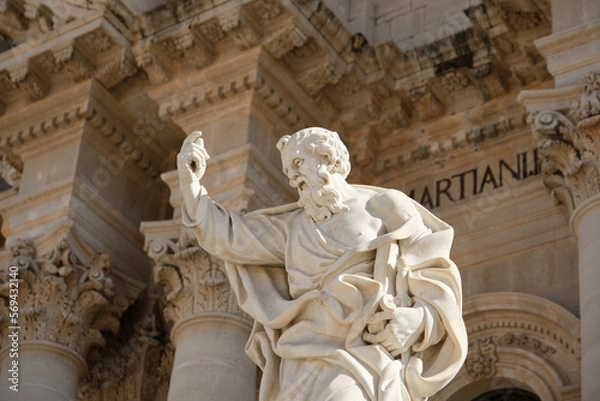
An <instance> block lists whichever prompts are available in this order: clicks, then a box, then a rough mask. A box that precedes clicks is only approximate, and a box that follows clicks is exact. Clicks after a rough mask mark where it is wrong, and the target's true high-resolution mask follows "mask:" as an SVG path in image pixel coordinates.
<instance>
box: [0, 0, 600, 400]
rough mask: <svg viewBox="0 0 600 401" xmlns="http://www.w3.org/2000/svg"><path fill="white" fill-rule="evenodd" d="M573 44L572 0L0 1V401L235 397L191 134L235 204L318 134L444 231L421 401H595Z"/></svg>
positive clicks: (592, 198) (237, 329) (248, 389)
mask: <svg viewBox="0 0 600 401" xmlns="http://www.w3.org/2000/svg"><path fill="white" fill-rule="evenodd" d="M599 49H600V5H598V4H597V2H595V1H594V0H571V1H569V2H567V1H564V0H553V1H548V0H526V1H521V0H519V1H516V0H471V1H464V0H460V1H455V0H443V1H438V2H426V1H420V0H410V1H409V0H325V1H312V0H238V1H233V0H212V1H202V0H191V1H187V2H175V1H169V2H165V1H163V0H152V1H136V0H110V1H106V2H93V1H87V2H75V1H66V0H53V1H47V0H39V1H38V0H0V177H1V178H2V182H0V184H1V185H0V190H1V192H0V216H1V218H2V228H1V236H2V238H1V240H2V242H1V245H2V247H1V248H0V311H1V313H0V335H1V337H0V348H1V350H0V364H1V367H2V371H1V372H0V378H1V380H0V398H1V399H3V400H4V399H7V400H20V399H28V400H42V399H44V400H45V399H49V398H48V397H49V395H48V394H50V393H48V392H49V391H50V392H53V394H55V396H53V399H57V400H58V399H61V400H75V399H79V400H115V401H121V400H143V401H146V400H152V401H161V400H167V399H168V400H177V401H179V400H188V399H189V400H192V399H194V400H196V399H201V400H217V399H218V400H254V399H255V394H256V390H257V388H256V387H257V383H258V382H259V380H258V378H257V376H258V375H259V372H257V371H256V369H255V367H254V366H253V365H252V363H251V362H250V361H249V360H248V359H247V358H246V357H245V355H244V344H245V341H246V338H247V336H248V334H249V332H250V328H251V322H250V320H249V317H248V316H246V315H245V314H243V313H242V312H241V311H240V309H239V307H238V306H237V303H236V300H235V297H234V296H233V294H232V293H231V292H230V290H229V287H228V283H227V280H226V278H225V276H224V271H223V266H222V263H221V261H219V260H216V259H214V258H212V257H210V256H208V255H207V254H206V253H205V252H204V251H203V250H202V249H201V248H200V247H199V246H198V245H197V244H196V243H195V240H194V239H193V236H191V235H190V234H189V233H188V232H187V231H186V229H184V227H183V225H182V224H181V218H180V209H179V208H180V205H181V203H182V197H181V193H180V192H179V186H178V182H177V173H176V171H175V155H176V153H177V152H178V149H179V147H180V145H181V142H182V141H183V139H184V138H185V136H186V135H187V134H188V133H189V132H192V131H194V130H202V131H203V133H204V136H203V137H204V140H205V145H206V148H207V149H208V150H209V152H210V154H211V159H210V161H209V165H208V170H207V173H206V175H205V178H204V180H203V184H204V185H205V186H206V187H207V189H208V190H209V192H210V193H211V196H212V198H213V199H215V200H217V201H219V202H220V203H221V204H223V205H224V206H226V207H228V208H229V209H232V210H236V211H238V212H241V213H245V212H247V211H251V210H255V209H259V208H263V207H267V206H274V205H278V204H283V203H286V202H292V201H294V200H295V197H294V191H293V190H292V189H291V188H289V186H288V185H287V179H286V178H285V176H284V175H283V174H282V173H281V161H280V160H279V153H278V151H277V149H276V147H275V144H276V142H277V140H278V139H279V137H281V136H282V135H283V134H290V133H293V132H295V131H296V130H298V129H301V128H304V127H307V126H323V127H327V128H330V129H334V130H336V131H337V132H339V134H340V136H341V137H342V140H343V141H344V142H345V143H346V144H347V145H348V148H349V150H350V153H351V156H352V166H353V169H352V172H351V175H350V177H349V180H350V182H354V183H362V184H370V185H377V186H383V187H391V188H396V189H399V190H402V191H404V192H405V193H407V194H409V195H410V196H411V197H413V198H414V199H416V200H417V201H419V202H420V203H421V204H423V205H424V206H426V207H427V208H429V209H431V210H432V211H434V213H436V214H437V215H438V216H440V217H441V218H442V219H444V220H445V221H447V222H448V223H450V224H451V225H452V226H453V227H454V228H455V237H456V239H455V243H454V248H453V254H452V259H453V260H454V261H455V262H456V264H457V265H458V267H459V269H460V270H461V275H462V278H463V293H464V297H465V300H464V317H465V320H466V322H467V328H468V332H469V356H468V358H467V362H466V363H465V365H464V367H463V369H462V370H461V372H460V374H459V375H458V376H457V377H456V379H455V380H454V381H453V382H452V383H451V384H450V385H449V386H448V387H446V388H445V389H444V390H443V391H442V392H441V393H439V394H438V395H436V396H435V397H434V398H433V399H434V400H436V401H437V400H452V401H454V400H477V399H478V397H481V396H482V395H484V394H489V393H492V392H496V393H497V392H498V391H500V392H502V391H503V392H505V393H506V394H510V392H511V391H513V392H515V394H517V393H518V394H524V393H525V392H526V393H527V394H531V395H532V396H537V397H538V398H539V399H541V400H544V401H545V400H557V401H558V400H569V401H571V400H573V401H574V400H586V401H587V400H593V399H595V395H596V394H597V393H598V392H599V391H600V388H599V387H598V386H599V384H598V383H599V382H598V380H597V373H596V372H598V371H599V370H600V336H599V335H598V333H600V327H598V325H599V324H600V323H599V322H600V312H599V311H600V308H598V306H597V305H598V303H599V302H600V299H599V296H600V290H598V288H600V275H599V273H598V272H599V271H600V270H599V269H598V267H599V266H598V263H599V262H598V261H599V260H600V254H599V249H600V247H598V246H597V244H598V241H600V231H599V228H598V227H600V195H599V193H600V171H599V169H600V159H599V157H600V148H599V145H598V142H599V141H600V138H599V137H598V135H599V134H598V133H599V132H600V131H599V129H598V126H599V124H600V123H599V121H600V117H598V115H600V56H599V54H600V52H599V51H598V50H599ZM15 311H16V312H15ZM13 332H17V333H18V335H17V336H16V337H14V336H13V337H11V334H12V333H13ZM14 338H16V340H15V341H13V339H14ZM15 346H16V347H17V350H16V351H15ZM15 361H17V363H18V365H17V366H18V369H17V375H16V377H17V383H18V389H19V392H18V393H17V392H15V391H13V390H12V389H11V388H10V385H11V383H12V382H11V381H10V379H11V378H13V379H14V377H15V375H14V369H13V372H11V371H10V369H12V367H13V366H15ZM527 399H529V398H527Z"/></svg>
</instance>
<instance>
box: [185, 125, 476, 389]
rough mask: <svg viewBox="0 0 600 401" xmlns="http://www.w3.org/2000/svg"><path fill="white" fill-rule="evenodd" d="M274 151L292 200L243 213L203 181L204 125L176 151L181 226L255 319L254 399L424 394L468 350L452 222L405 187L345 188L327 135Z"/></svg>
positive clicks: (341, 152) (339, 150)
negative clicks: (223, 270) (258, 373)
mask: <svg viewBox="0 0 600 401" xmlns="http://www.w3.org/2000/svg"><path fill="white" fill-rule="evenodd" d="M277 147H278V149H279V150H280V152H281V157H282V164H283V172H284V173H285V174H286V175H287V177H288V178H289V180H290V184H291V186H292V187H294V188H296V189H297V190H298V193H299V195H300V199H299V201H298V202H297V203H293V204H289V205H283V206H279V207H274V208H270V209H265V210H259V211H256V212H251V213H248V214H246V215H243V216H241V215H237V214H235V213H234V212H231V211H228V210H226V209H224V208H223V207H221V206H220V205H218V204H216V203H214V202H213V201H212V200H211V199H210V197H209V196H208V194H207V192H206V189H205V188H204V187H203V186H202V185H201V184H200V180H201V178H202V176H203V175H204V172H205V169H206V161H207V160H208V157H209V156H208V153H207V151H206V149H205V148H204V144H203V141H202V138H201V133H199V132H194V133H192V134H190V136H189V137H188V138H187V139H186V140H185V141H184V143H183V146H182V148H181V152H180V153H179V155H178V171H179V181H180V186H181V191H182V193H183V197H184V206H183V213H182V216H183V217H182V218H183V222H184V224H185V225H186V226H187V227H190V228H191V229H192V230H193V232H194V233H195V235H196V237H197V238H198V242H199V244H200V246H202V247H203V248H204V249H205V250H206V251H207V252H209V253H211V254H213V255H215V256H217V257H220V258H222V259H224V260H225V262H226V267H227V275H228V277H229V280H230V282H231V286H232V288H233V290H234V292H235V294H236V296H237V299H238V301H239V303H240V306H241V308H242V309H243V310H244V311H245V312H246V313H248V314H249V315H250V316H252V317H253V318H254V319H255V322H254V327H253V330H252V333H251V335H250V339H249V340H248V344H247V346H246V351H247V353H248V355H249V356H250V358H251V359H252V360H253V361H254V362H255V363H256V364H257V365H258V366H259V367H260V368H261V369H262V371H263V375H262V381H261V384H260V390H259V399H260V400H261V401H296V400H297V401H357V400H370V401H374V400H380V401H409V400H425V399H426V398H427V397H429V396H431V395H433V394H434V393H436V392H437V391H438V390H440V389H441V388H442V387H443V386H445V385H446V384H447V383H448V382H449V381H450V380H452V378H453V377H454V376H455V375H456V373H457V372H458V370H459V369H460V367H461V365H462V363H463V362H464V360H465V357H466V353H467V335H466V330H465V326H464V322H463V319H462V298H461V297H462V295H461V282H460V275H459V272H458V269H457V267H456V265H455V264H454V263H453V262H452V261H451V260H450V258H449V252H450V245H451V242H452V239H453V230H452V228H451V227H450V226H449V225H447V224H446V223H444V222H443V221H441V220H440V219H438V218H437V217H435V216H434V215H433V214H431V213H430V212H429V211H427V210H426V209H425V208H423V207H422V206H421V205H419V204H418V203H416V202H414V201H413V200H412V199H410V198H409V197H407V196H406V195H404V194H403V193H402V192H400V191H397V190H392V189H383V188H377V187H370V186H361V185H351V184H349V183H348V182H347V181H346V177H347V176H348V173H349V172H350V162H349V155H348V151H347V149H346V147H345V146H344V144H343V143H342V141H341V140H340V138H339V136H338V134H337V133H335V132H332V131H329V130H326V129H323V128H307V129H303V130H301V131H298V132H296V133H295V134H293V135H291V136H289V135H286V136H284V137H283V138H281V139H280V141H279V142H278V144H277Z"/></svg>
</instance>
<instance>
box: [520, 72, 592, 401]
mask: <svg viewBox="0 0 600 401" xmlns="http://www.w3.org/2000/svg"><path fill="white" fill-rule="evenodd" d="M545 92H548V93H545ZM552 95H554V96H552ZM565 97H566V98H568V97H571V98H572V99H573V98H574V99H573V101H572V104H571V107H570V110H567V109H565V108H564V107H562V108H561V104H562V105H563V106H564V104H565V102H564V99H562V98H565ZM542 98H545V100H542ZM521 100H522V101H523V103H524V104H525V105H526V106H527V107H528V108H529V109H530V110H531V109H532V108H538V110H534V111H532V112H531V113H530V115H529V117H528V123H529V124H530V127H531V130H532V132H533V135H534V137H535V138H536V139H537V140H538V146H539V148H540V155H541V156H542V171H543V173H544V184H545V185H546V186H547V187H548V188H549V189H550V190H551V193H552V195H553V196H554V198H555V199H556V201H557V202H558V203H561V204H564V205H566V207H567V209H568V212H569V216H570V225H571V230H572V233H573V236H574V237H575V238H576V240H577V245H578V251H579V252H578V256H579V283H580V284H579V299H580V318H581V372H582V378H581V380H582V400H585V401H587V400H594V399H596V398H597V394H598V393H599V392H600V382H599V381H598V372H599V371H600V308H599V307H598V305H600V247H599V246H598V245H599V244H600V72H592V73H589V74H587V75H586V76H584V77H583V78H582V79H581V81H580V86H579V87H578V88H567V89H556V90H548V91H540V93H536V92H534V91H532V93H522V96H521ZM544 101H545V102H547V103H546V104H554V106H558V107H557V109H558V110H556V109H554V110H544V109H541V108H540V103H543V102H544Z"/></svg>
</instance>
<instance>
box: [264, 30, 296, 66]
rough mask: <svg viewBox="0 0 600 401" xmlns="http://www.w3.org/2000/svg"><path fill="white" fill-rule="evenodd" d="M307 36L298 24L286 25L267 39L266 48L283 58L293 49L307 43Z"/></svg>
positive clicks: (277, 56)
mask: <svg viewBox="0 0 600 401" xmlns="http://www.w3.org/2000/svg"><path fill="white" fill-rule="evenodd" d="M306 40H307V37H306V35H305V34H304V32H302V30H301V29H300V28H298V27H297V26H296V25H293V24H292V25H289V26H285V27H283V28H282V29H280V30H278V31H276V32H275V33H273V34H272V35H271V36H270V37H269V38H267V39H265V41H264V46H265V48H266V49H267V50H268V51H269V52H270V53H271V54H272V55H273V57H275V58H281V57H283V56H284V55H285V54H287V53H288V52H290V51H291V50H293V49H295V48H297V47H301V46H303V45H304V44H305V43H306Z"/></svg>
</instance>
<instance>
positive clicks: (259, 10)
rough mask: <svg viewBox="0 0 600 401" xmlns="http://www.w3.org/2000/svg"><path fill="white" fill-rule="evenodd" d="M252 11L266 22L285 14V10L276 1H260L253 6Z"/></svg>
mask: <svg viewBox="0 0 600 401" xmlns="http://www.w3.org/2000/svg"><path fill="white" fill-rule="evenodd" d="M252 10H254V13H256V15H258V16H259V17H260V18H262V20H263V21H265V22H268V21H270V20H272V19H273V18H275V17H277V16H278V15H280V14H281V13H282V12H283V8H282V7H281V5H279V4H278V2H277V1H276V0H258V1H256V2H254V3H253V4H252Z"/></svg>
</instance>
